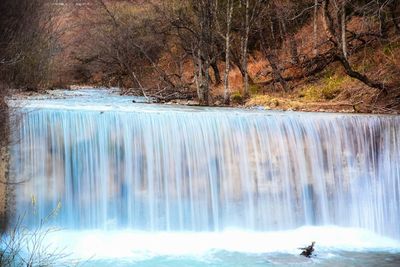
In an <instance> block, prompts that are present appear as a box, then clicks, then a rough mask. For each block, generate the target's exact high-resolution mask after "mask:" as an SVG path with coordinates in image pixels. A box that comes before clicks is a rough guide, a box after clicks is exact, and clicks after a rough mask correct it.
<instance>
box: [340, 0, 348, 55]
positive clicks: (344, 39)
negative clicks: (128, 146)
mask: <svg viewBox="0 0 400 267" xmlns="http://www.w3.org/2000/svg"><path fill="white" fill-rule="evenodd" d="M341 12H342V14H341V22H340V24H341V26H342V42H341V43H342V53H343V56H344V58H345V59H347V37H346V0H343V2H342V10H341Z"/></svg>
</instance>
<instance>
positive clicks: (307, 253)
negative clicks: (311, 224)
mask: <svg viewBox="0 0 400 267" xmlns="http://www.w3.org/2000/svg"><path fill="white" fill-rule="evenodd" d="M314 245H315V242H312V243H311V245H310V246H308V247H305V248H299V249H301V250H302V252H301V253H300V255H301V256H304V257H307V258H311V256H312V254H313V252H314Z"/></svg>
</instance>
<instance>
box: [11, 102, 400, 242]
mask: <svg viewBox="0 0 400 267" xmlns="http://www.w3.org/2000/svg"><path fill="white" fill-rule="evenodd" d="M133 105H138V106H140V104H133ZM20 111H21V113H22V115H21V127H19V129H18V130H17V131H16V132H15V133H14V136H13V138H14V139H15V140H16V142H15V144H14V145H13V147H12V148H11V152H12V153H11V154H12V161H11V162H12V169H11V170H12V172H11V173H12V175H13V177H14V179H15V181H21V180H23V181H25V182H24V183H23V184H21V185H19V186H16V188H15V200H14V201H15V209H16V213H17V214H23V213H24V212H27V211H30V210H32V209H33V210H34V213H35V214H36V215H37V216H35V217H34V218H27V219H28V220H29V225H31V226H32V227H33V226H34V225H35V224H37V223H38V219H37V218H46V216H48V215H49V214H51V213H52V211H53V210H54V209H55V208H56V207H59V209H58V210H57V215H56V216H54V218H52V223H53V224H55V225H56V226H59V227H62V228H67V229H135V230H143V231H149V232H160V231H166V232H168V231H171V232H172V231H180V232H183V231H195V232H199V231H207V232H216V231H221V230H224V229H227V228H235V229H245V230H252V231H276V230H287V229H294V228H297V227H300V226H303V225H336V226H343V227H357V228H364V229H368V230H371V231H374V232H376V233H378V234H381V235H385V236H389V237H392V238H395V239H400V227H399V223H400V118H399V117H396V116H375V115H370V116H367V115H349V114H312V113H293V112H290V113H283V112H258V111H239V110H235V109H220V110H217V109H204V110H202V109H199V110H196V109H190V110H185V109H182V110H180V109H169V108H161V107H160V108H146V107H143V106H140V107H138V108H137V109H135V108H132V109H130V110H114V109H112V108H105V109H102V110H98V109H89V108H87V109H79V108H56V107H52V106H50V107H43V108H29V107H22V108H20ZM32 204H34V205H32Z"/></svg>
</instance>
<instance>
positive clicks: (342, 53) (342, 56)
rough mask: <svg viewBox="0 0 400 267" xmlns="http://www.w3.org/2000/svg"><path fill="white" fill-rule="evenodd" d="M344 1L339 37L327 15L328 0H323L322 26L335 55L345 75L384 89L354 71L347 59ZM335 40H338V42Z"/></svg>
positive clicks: (379, 83) (382, 84)
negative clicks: (331, 43)
mask: <svg viewBox="0 0 400 267" xmlns="http://www.w3.org/2000/svg"><path fill="white" fill-rule="evenodd" d="M346 1H347V0H345V1H344V3H343V4H342V11H341V12H342V16H341V19H340V22H338V23H340V24H341V37H338V36H337V35H336V31H335V28H338V27H335V26H334V24H333V23H334V21H333V19H332V18H331V17H330V15H329V0H324V1H323V8H322V12H323V13H322V17H323V21H324V28H325V30H326V31H327V34H328V36H329V38H330V39H331V40H332V42H333V43H334V44H335V48H336V56H335V57H336V58H337V59H338V60H339V62H340V63H341V64H342V66H343V68H344V70H345V72H346V74H347V75H349V76H350V77H352V78H354V79H357V80H359V81H361V82H363V83H364V84H366V85H368V86H369V87H372V88H376V89H380V90H383V91H386V90H387V87H386V86H385V84H384V83H381V82H376V81H373V80H370V79H369V78H368V77H367V76H366V75H364V74H361V73H359V72H357V71H355V70H354V69H353V68H352V67H351V65H350V62H349V61H348V58H347V57H348V55H347V40H346V14H345V10H344V9H345V7H346V6H345V5H346ZM343 13H344V15H343ZM337 40H340V42H339V41H337Z"/></svg>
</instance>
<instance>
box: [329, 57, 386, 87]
mask: <svg viewBox="0 0 400 267" xmlns="http://www.w3.org/2000/svg"><path fill="white" fill-rule="evenodd" d="M337 58H338V60H339V61H340V62H341V63H342V65H343V67H344V70H345V72H346V74H347V75H349V76H350V77H352V78H354V79H357V80H359V81H361V82H363V83H364V84H366V85H368V86H369V87H372V88H376V89H380V90H382V91H387V89H388V88H387V87H386V86H385V84H384V83H381V82H376V81H373V80H370V79H369V78H368V77H367V76H365V75H364V74H361V73H359V72H357V71H355V70H353V68H352V67H351V65H350V63H349V61H348V60H347V59H346V58H345V57H344V56H343V55H338V56H337Z"/></svg>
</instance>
